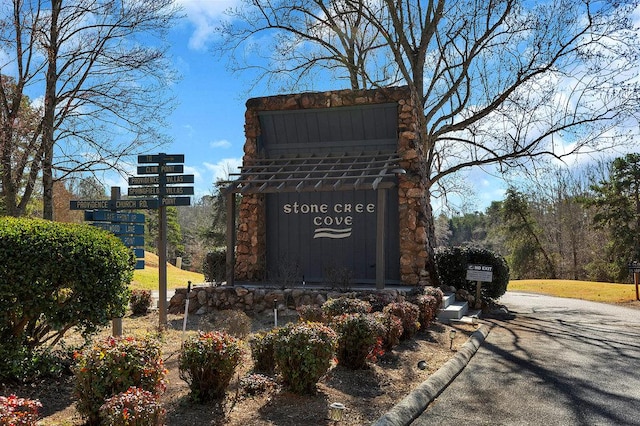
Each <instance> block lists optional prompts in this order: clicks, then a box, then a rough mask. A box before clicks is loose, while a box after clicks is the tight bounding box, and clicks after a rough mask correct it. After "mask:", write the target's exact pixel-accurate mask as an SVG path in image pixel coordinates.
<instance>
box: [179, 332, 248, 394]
mask: <svg viewBox="0 0 640 426" xmlns="http://www.w3.org/2000/svg"><path fill="white" fill-rule="evenodd" d="M241 359H242V347H241V344H240V341H239V340H238V339H236V338H235V337H233V336H231V335H229V334H227V333H225V332H220V331H211V332H208V333H202V332H201V333H200V334H199V335H198V336H194V337H191V338H190V339H188V340H187V341H186V342H185V343H184V345H183V347H182V351H181V353H180V363H179V367H178V368H179V370H180V378H181V379H182V380H184V381H185V382H187V384H188V385H189V389H190V390H191V396H192V397H193V399H194V400H195V401H198V402H206V401H211V400H213V399H219V398H222V397H224V394H225V391H226V389H227V386H228V385H229V382H230V381H231V378H232V377H233V374H234V372H235V370H236V367H237V366H238V364H240V361H241Z"/></svg>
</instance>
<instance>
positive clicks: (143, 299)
mask: <svg viewBox="0 0 640 426" xmlns="http://www.w3.org/2000/svg"><path fill="white" fill-rule="evenodd" d="M129 306H130V307H131V313H132V314H133V315H146V314H147V313H148V312H149V308H150V307H151V291H150V290H132V291H131V297H130V298H129Z"/></svg>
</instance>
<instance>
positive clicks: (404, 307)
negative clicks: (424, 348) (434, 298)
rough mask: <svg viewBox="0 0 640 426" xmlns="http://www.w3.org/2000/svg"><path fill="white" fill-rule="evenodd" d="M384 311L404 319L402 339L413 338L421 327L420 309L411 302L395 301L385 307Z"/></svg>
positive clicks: (401, 319)
mask: <svg viewBox="0 0 640 426" xmlns="http://www.w3.org/2000/svg"><path fill="white" fill-rule="evenodd" d="M382 312H385V313H388V314H391V315H395V316H397V317H398V318H400V321H402V330H403V331H402V335H401V336H400V340H406V339H410V338H412V337H413V336H414V335H415V334H416V333H417V332H418V330H419V329H420V322H419V321H418V319H419V318H420V309H419V308H418V306H416V305H415V304H413V303H411V302H394V303H389V304H388V305H387V306H385V307H384V309H383V310H382Z"/></svg>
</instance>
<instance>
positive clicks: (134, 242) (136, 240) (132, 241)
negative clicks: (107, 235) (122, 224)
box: [118, 235, 144, 247]
mask: <svg viewBox="0 0 640 426" xmlns="http://www.w3.org/2000/svg"><path fill="white" fill-rule="evenodd" d="M118 238H120V241H122V242H123V243H124V245H125V246H127V247H144V237H143V236H140V235H134V236H131V235H118Z"/></svg>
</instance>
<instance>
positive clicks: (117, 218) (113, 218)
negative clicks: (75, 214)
mask: <svg viewBox="0 0 640 426" xmlns="http://www.w3.org/2000/svg"><path fill="white" fill-rule="evenodd" d="M84 220H86V221H90V222H94V221H95V222H123V223H144V214H143V213H118V212H112V211H110V210H85V212H84Z"/></svg>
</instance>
